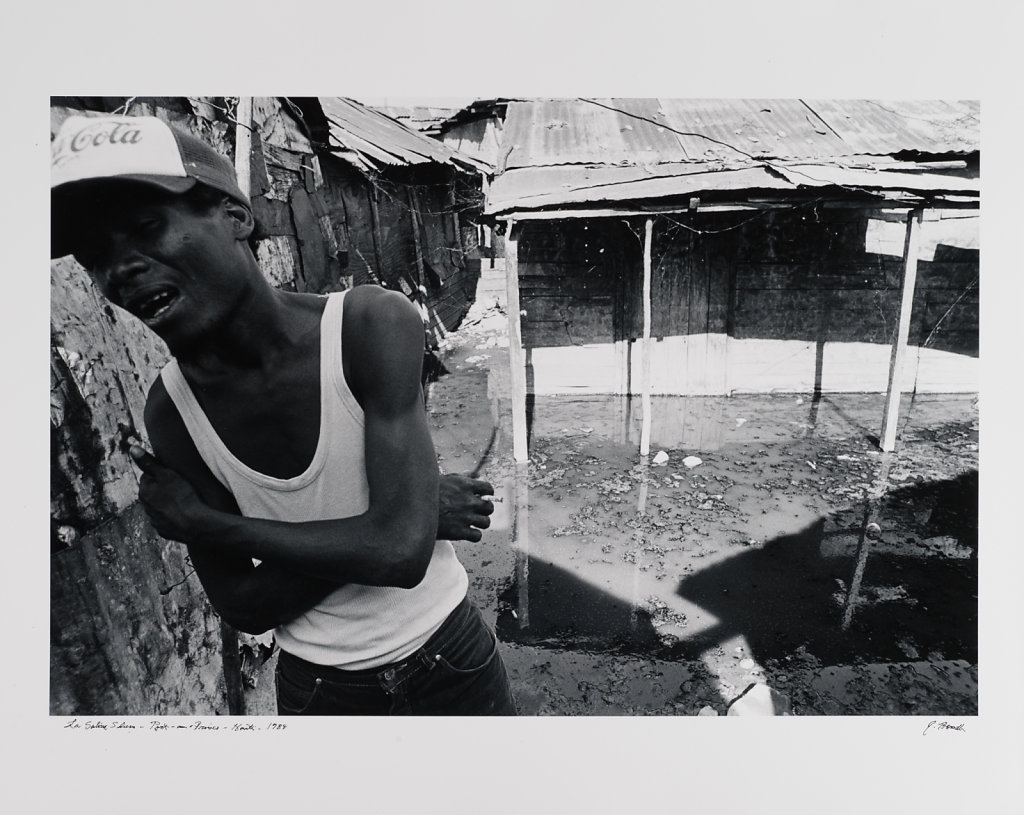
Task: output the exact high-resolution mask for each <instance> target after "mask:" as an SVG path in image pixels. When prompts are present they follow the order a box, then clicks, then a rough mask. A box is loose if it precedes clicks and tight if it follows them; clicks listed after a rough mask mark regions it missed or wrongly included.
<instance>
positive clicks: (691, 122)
mask: <svg viewBox="0 0 1024 815" xmlns="http://www.w3.org/2000/svg"><path fill="white" fill-rule="evenodd" d="M978 112H979V109H978V105H977V103H972V102H942V101H938V102H928V101H918V102H913V103H899V105H896V103H876V102H863V101H861V102H820V101H819V102H805V101H803V100H799V99H765V100H752V99H726V100H721V99H547V100H536V101H525V100H514V101H509V103H508V110H507V114H506V117H505V124H504V134H503V137H502V149H501V151H500V155H499V160H498V162H497V168H496V169H497V170H498V174H497V175H496V176H495V179H494V183H493V184H492V185H491V188H490V192H489V194H488V201H487V204H486V208H485V211H487V212H489V213H498V212H508V211H511V210H514V209H516V208H522V209H531V208H537V207H542V206H553V205H564V204H580V203H588V202H597V201H615V200H619V201H624V200H629V199H633V200H636V199H640V198H644V197H665V196H671V195H686V194H691V193H694V192H698V191H701V190H705V191H711V190H725V189H737V190H738V189H797V188H798V187H814V186H823V185H829V186H849V187H853V188H857V189H868V190H877V189H887V190H907V191H917V192H921V191H927V190H930V191H936V192H942V191H963V192H968V193H970V194H976V193H977V191H978V182H977V180H976V179H962V178H956V177H954V176H946V175H940V174H934V173H932V174H927V175H925V174H920V173H918V174H914V173H911V172H888V173H882V172H879V171H878V169H877V167H886V168H888V167H889V166H891V167H892V168H894V169H904V170H909V169H910V165H905V166H902V167H900V163H899V162H897V161H895V160H893V159H892V158H891V156H892V155H894V154H898V153H903V152H906V151H915V152H923V153H963V152H967V151H974V150H977V149H978V130H979V118H978ZM861 117H863V118H861ZM798 164H799V165H801V166H796V165H798ZM812 165H813V167H812ZM787 166H788V167H790V168H791V169H790V171H789V172H788V173H786V172H784V170H785V168H786V167H787ZM864 167H868V169H864ZM825 168H827V171H826V169H825ZM812 169H813V172H812ZM741 170H749V171H750V172H740V171H741ZM741 182H743V183H741ZM746 182H750V183H746ZM744 184H745V186H744Z"/></svg>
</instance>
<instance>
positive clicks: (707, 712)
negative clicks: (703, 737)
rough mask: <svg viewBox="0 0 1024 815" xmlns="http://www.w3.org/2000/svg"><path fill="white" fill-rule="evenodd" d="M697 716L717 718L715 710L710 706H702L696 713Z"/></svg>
mask: <svg viewBox="0 0 1024 815" xmlns="http://www.w3.org/2000/svg"><path fill="white" fill-rule="evenodd" d="M697 715H698V716H717V715H718V711H717V710H715V709H714V708H713V707H711V705H704V707H702V708H701V709H700V710H699V711H698V712H697Z"/></svg>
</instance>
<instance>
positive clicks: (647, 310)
mask: <svg viewBox="0 0 1024 815" xmlns="http://www.w3.org/2000/svg"><path fill="white" fill-rule="evenodd" d="M653 234H654V219H653V218H648V219H647V222H646V223H645V224H644V293H643V301H644V334H643V340H642V348H643V363H642V365H641V368H640V404H641V409H642V411H643V423H642V424H641V426H640V455H642V456H646V455H647V454H648V453H650V452H651V240H652V237H653Z"/></svg>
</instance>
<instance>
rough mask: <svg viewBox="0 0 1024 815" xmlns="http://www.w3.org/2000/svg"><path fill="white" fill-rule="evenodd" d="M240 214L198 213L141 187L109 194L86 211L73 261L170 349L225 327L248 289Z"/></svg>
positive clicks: (228, 210) (225, 209)
mask: <svg viewBox="0 0 1024 815" xmlns="http://www.w3.org/2000/svg"><path fill="white" fill-rule="evenodd" d="M239 209H240V208H238V207H237V206H235V207H232V206H229V205H225V203H224V201H223V200H222V199H221V201H220V203H217V204H213V205H212V206H207V207H196V206H195V205H194V204H192V203H190V202H189V201H188V200H186V198H185V197H184V196H180V195H171V194H167V193H163V192H161V191H159V190H155V189H151V188H148V187H145V186H142V185H128V184H125V185H119V186H118V187H116V188H114V187H111V188H109V189H105V190H103V191H101V192H100V193H99V194H98V197H94V198H93V199H91V206H90V207H89V208H88V209H86V210H83V213H84V214H83V215H82V216H81V217H82V223H81V224H80V227H81V230H80V233H79V234H80V235H81V237H80V239H79V241H78V248H76V250H75V253H74V254H75V258H76V259H77V260H78V261H79V262H80V263H81V264H82V265H83V266H84V267H85V268H86V269H87V270H88V271H89V273H90V275H91V276H92V278H93V280H94V281H95V282H96V284H97V285H98V286H99V288H100V290H101V291H102V293H103V295H104V296H105V297H106V298H107V299H108V300H110V301H111V302H112V303H114V304H115V305H117V306H120V307H121V308H123V309H125V310H126V311H128V312H130V313H131V314H133V315H135V316H136V317H138V318H139V319H140V320H142V322H144V323H145V324H146V325H147V326H148V327H149V328H150V329H152V330H153V331H154V332H156V333H157V334H158V335H159V336H160V337H161V338H162V339H163V340H164V341H165V342H167V344H168V347H169V348H170V349H171V351H172V353H173V352H174V351H175V349H176V348H179V349H180V348H186V347H188V346H189V345H191V344H192V343H193V342H194V341H195V340H197V339H199V338H201V337H202V336H204V335H205V334H206V333H208V332H209V331H211V330H213V329H214V328H216V327H217V325H219V324H220V322H221V321H222V320H223V319H224V317H225V316H226V315H227V314H229V313H230V311H231V310H232V309H233V308H234V307H235V306H236V305H237V304H238V302H239V300H240V298H241V297H242V295H243V294H244V292H245V288H246V285H247V280H248V275H247V265H246V263H245V257H246V254H247V253H248V249H247V247H246V244H245V234H246V233H245V231H244V229H241V230H240V224H239V219H238V214H239Z"/></svg>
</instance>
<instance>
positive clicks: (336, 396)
mask: <svg viewBox="0 0 1024 815" xmlns="http://www.w3.org/2000/svg"><path fill="white" fill-rule="evenodd" d="M344 302H345V292H339V293H336V294H332V295H329V296H328V298H327V303H326V306H325V308H324V313H323V318H322V320H321V323H320V437H319V441H318V443H317V448H316V453H315V454H314V455H313V461H312V463H310V465H309V467H308V468H307V469H306V471H305V472H304V473H301V474H300V475H297V476H295V477H294V478H274V477H272V476H268V475H264V474H263V473H259V472H256V471H255V470H253V469H252V468H250V467H248V466H246V465H245V464H244V463H243V462H241V461H239V460H238V459H237V458H236V457H235V456H234V455H233V454H232V453H231V451H230V450H228V448H227V447H226V446H225V445H224V442H223V441H221V439H220V437H219V436H218V435H217V433H216V431H215V430H214V429H213V426H212V425H211V424H210V421H209V419H207V417H206V414H205V413H204V412H203V410H202V408H201V407H200V406H199V403H198V402H197V401H196V398H195V396H194V395H193V393H192V390H191V388H190V387H189V386H188V383H187V382H186V381H185V378H184V376H183V375H182V373H181V370H180V368H179V367H178V363H177V361H176V360H173V359H172V360H171V362H169V363H168V364H167V366H166V367H165V368H164V369H163V371H162V372H161V376H162V378H163V382H164V386H165V387H166V388H167V393H168V394H169V395H170V397H171V399H172V400H173V401H174V404H175V405H176V406H177V408H178V412H179V413H180V414H181V418H182V420H183V421H184V423H185V427H186V428H187V430H188V432H189V434H190V435H191V436H192V440H193V442H195V445H196V449H197V450H198V451H199V455H200V456H202V458H203V461H204V462H206V466H207V467H209V468H210V471H211V472H212V473H213V475H214V476H215V477H216V478H217V480H218V481H220V483H221V484H223V485H224V486H225V487H226V488H227V489H228V490H229V491H230V492H231V494H232V495H233V496H234V498H235V501H237V503H238V506H239V508H240V509H241V511H242V515H244V516H246V517H252V518H268V519H273V520H277V521H292V522H295V521H317V520H328V519H333V518H347V517H350V516H353V515H359V514H361V513H363V512H365V511H366V508H367V507H368V506H369V488H368V485H367V481H366V467H365V460H364V434H363V411H362V408H361V407H360V406H359V403H358V402H357V401H356V399H355V397H354V396H353V395H352V391H350V390H349V387H348V384H347V383H346V382H345V375H344V372H343V369H342V364H341V324H342V315H343V307H344ZM468 583H469V581H468V579H467V576H466V570H465V569H464V568H463V567H462V564H461V563H459V561H458V559H457V558H456V556H455V550H454V548H453V547H452V545H451V543H449V542H448V541H437V542H436V544H435V546H434V554H433V557H432V558H431V561H430V565H429V566H428V568H427V573H426V576H425V577H424V578H423V580H422V581H421V582H420V584H419V585H418V586H416V587H415V588H412V589H401V588H391V587H381V586H363V585H358V584H347V585H344V586H342V587H341V588H339V589H337V590H336V591H334V592H333V593H331V594H330V595H328V596H327V597H326V598H324V600H322V601H321V602H320V603H319V605H317V606H316V607H315V608H313V609H311V610H309V611H307V612H306V613H305V614H303V615H302V616H300V617H298V618H297V619H295V620H293V621H292V622H290V623H287V624H285V625H282V626H279V627H278V628H276V629H275V630H274V635H275V637H276V638H277V641H278V644H279V645H280V646H281V648H283V649H284V650H285V651H288V652H289V653H292V654H294V655H295V656H298V657H301V658H302V659H305V660H308V661H309V662H314V663H316V664H318V665H331V666H333V667H336V668H343V669H348V670H358V669H363V668H374V667H377V666H379V665H383V664H385V663H388V662H394V661H397V660H400V659H404V658H405V657H407V656H409V655H410V654H412V653H413V652H414V651H416V650H417V649H418V648H419V647H420V646H421V645H423V644H424V643H425V642H426V641H427V639H429V638H430V635H431V634H433V633H434V632H435V631H436V630H437V629H438V628H439V627H440V626H441V623H442V622H444V619H445V617H447V616H448V614H450V613H451V611H452V610H453V609H454V608H455V607H456V606H457V605H458V604H459V603H460V602H461V601H462V598H463V597H465V595H466V589H467V587H468Z"/></svg>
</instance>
